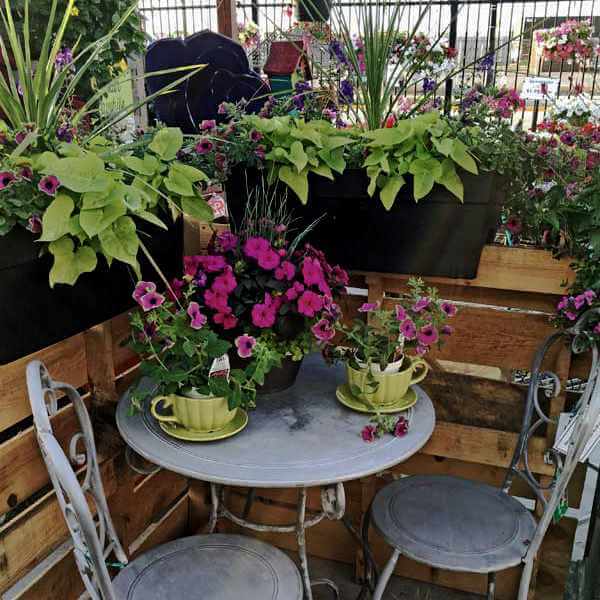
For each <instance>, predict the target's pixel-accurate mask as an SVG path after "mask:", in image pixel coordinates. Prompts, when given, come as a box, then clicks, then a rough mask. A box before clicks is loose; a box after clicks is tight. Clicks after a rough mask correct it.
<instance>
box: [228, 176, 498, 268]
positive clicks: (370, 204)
mask: <svg viewBox="0 0 600 600" xmlns="http://www.w3.org/2000/svg"><path fill="white" fill-rule="evenodd" d="M460 175H461V178H462V180H463V183H464V189H465V193H464V202H463V203H461V202H459V201H458V200H457V199H456V198H455V197H454V196H453V195H452V194H451V193H450V192H448V191H447V190H446V189H445V188H443V187H442V186H439V185H436V186H435V187H434V189H433V190H432V192H431V193H430V194H429V195H428V196H427V197H426V198H423V199H421V200H420V201H419V202H415V201H414V199H413V197H412V181H411V180H408V181H407V183H406V184H405V186H404V188H403V189H402V190H401V192H400V194H399V195H398V197H397V198H396V201H395V203H394V206H393V207H392V208H391V210H389V211H386V210H385V208H384V207H383V205H382V204H381V202H380V200H379V196H378V194H375V195H374V197H373V198H370V197H369V195H368V194H367V187H368V178H367V175H366V173H365V171H364V170H362V169H361V170H359V169H356V170H352V169H350V170H348V171H346V172H344V174H343V175H338V176H337V177H336V179H335V181H330V180H328V179H325V178H323V177H318V176H312V175H311V178H310V182H309V200H308V203H307V205H306V206H302V205H301V204H300V203H299V202H298V200H297V198H296V197H295V196H294V194H293V193H292V192H289V193H288V202H289V203H290V206H291V208H292V210H293V213H294V216H295V217H296V218H297V221H296V226H297V227H299V228H301V227H305V226H307V225H308V224H310V223H312V222H313V221H314V220H315V219H318V218H319V217H323V216H324V217H323V219H322V220H321V222H320V223H319V224H318V226H317V227H315V229H314V230H313V231H312V232H311V234H310V235H309V236H308V240H309V241H310V242H311V243H313V244H314V245H315V246H317V247H318V248H320V249H321V250H323V251H324V252H325V254H326V255H327V257H328V259H329V261H330V262H331V263H336V264H340V265H342V266H343V267H345V268H346V269H352V270H358V271H378V272H383V273H406V274H417V275H423V276H431V277H432V276H437V277H453V278H465V279H473V278H474V277H476V275H477V267H478V265H479V259H480V257H481V251H482V250H483V246H484V245H485V244H486V243H487V242H488V241H492V240H493V238H494V234H495V231H496V228H497V225H498V221H499V218H500V211H501V207H502V201H503V194H502V185H501V180H500V178H499V177H498V176H497V175H495V174H492V173H481V174H479V175H472V174H470V173H466V172H462V173H461V174H460ZM259 178H260V174H259V173H250V172H247V171H241V170H240V171H234V173H232V176H231V177H230V180H229V181H228V185H227V202H228V206H229V210H230V213H231V214H232V216H233V219H234V221H235V222H239V219H241V215H242V214H243V210H244V202H245V198H247V197H248V195H247V192H246V181H247V182H248V186H253V185H257V183H258V181H259Z"/></svg>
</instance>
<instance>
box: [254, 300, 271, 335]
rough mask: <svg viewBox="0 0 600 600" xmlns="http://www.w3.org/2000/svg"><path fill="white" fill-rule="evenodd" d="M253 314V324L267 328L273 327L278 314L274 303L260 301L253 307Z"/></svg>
mask: <svg viewBox="0 0 600 600" xmlns="http://www.w3.org/2000/svg"><path fill="white" fill-rule="evenodd" d="M251 316H252V324H253V325H255V326H256V327H260V328H261V329H265V328H267V327H273V325H274V324H275V318H276V316H277V315H276V312H275V310H274V308H273V306H272V305H268V304H266V303H260V304H255V305H254V306H253V307H252V311H251Z"/></svg>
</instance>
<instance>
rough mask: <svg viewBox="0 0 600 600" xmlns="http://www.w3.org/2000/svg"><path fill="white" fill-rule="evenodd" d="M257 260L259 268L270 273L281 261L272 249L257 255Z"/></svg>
mask: <svg viewBox="0 0 600 600" xmlns="http://www.w3.org/2000/svg"><path fill="white" fill-rule="evenodd" d="M257 260H258V264H259V266H260V267H261V268H263V269H265V271H272V270H273V269H276V268H277V267H278V266H279V263H280V261H281V259H280V257H279V254H277V252H275V250H273V249H272V248H269V249H267V250H265V251H264V252H261V253H260V254H259V255H258V258H257Z"/></svg>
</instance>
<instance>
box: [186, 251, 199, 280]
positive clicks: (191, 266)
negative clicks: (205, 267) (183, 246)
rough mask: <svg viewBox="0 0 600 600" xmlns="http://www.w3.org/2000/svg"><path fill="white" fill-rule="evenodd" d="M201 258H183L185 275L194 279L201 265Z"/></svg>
mask: <svg viewBox="0 0 600 600" xmlns="http://www.w3.org/2000/svg"><path fill="white" fill-rule="evenodd" d="M199 258H200V257H199V256H184V257H183V274H184V275H186V276H187V277H192V278H193V277H194V276H195V275H196V271H197V270H198V266H199V265H200V261H199Z"/></svg>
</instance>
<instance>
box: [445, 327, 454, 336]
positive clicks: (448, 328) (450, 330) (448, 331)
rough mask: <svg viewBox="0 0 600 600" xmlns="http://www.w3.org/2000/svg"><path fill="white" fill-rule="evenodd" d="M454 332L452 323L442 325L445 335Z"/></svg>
mask: <svg viewBox="0 0 600 600" xmlns="http://www.w3.org/2000/svg"><path fill="white" fill-rule="evenodd" d="M453 333H454V327H452V325H444V326H443V327H442V334H443V335H452V334H453Z"/></svg>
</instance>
